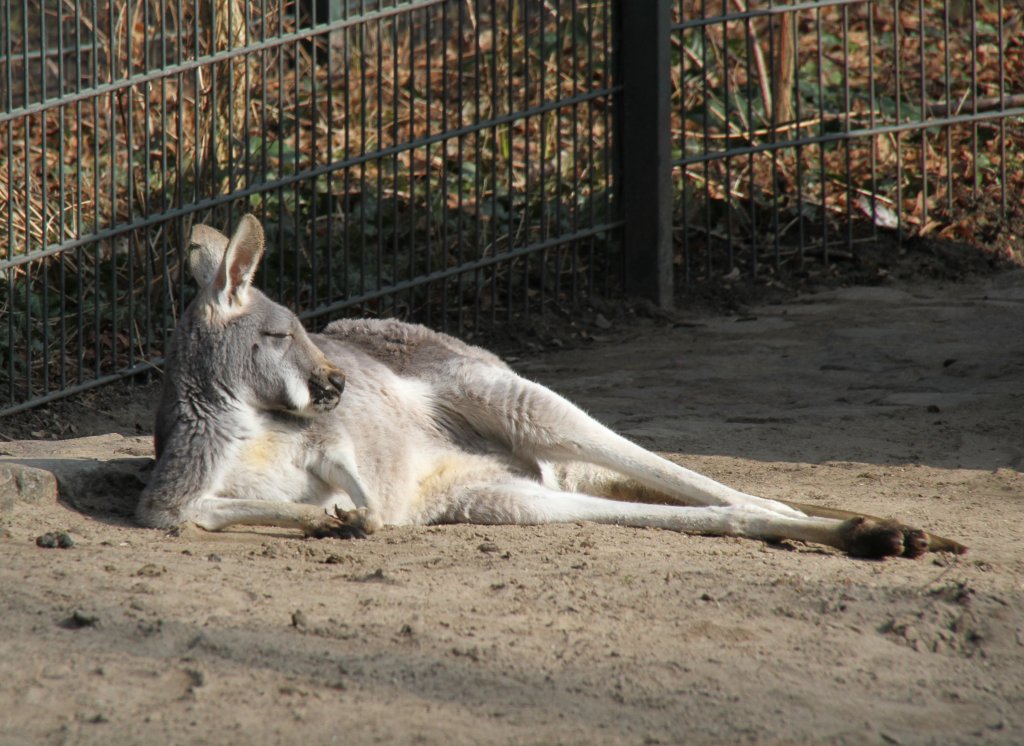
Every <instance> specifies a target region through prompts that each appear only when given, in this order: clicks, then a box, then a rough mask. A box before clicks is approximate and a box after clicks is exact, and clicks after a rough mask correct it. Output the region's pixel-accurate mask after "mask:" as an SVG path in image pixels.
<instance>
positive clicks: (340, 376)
mask: <svg viewBox="0 0 1024 746" xmlns="http://www.w3.org/2000/svg"><path fill="white" fill-rule="evenodd" d="M327 380H328V381H330V382H331V385H332V386H334V388H336V389H338V393H339V394H340V393H341V392H342V391H344V390H345V374H344V373H341V372H338V373H328V374H327Z"/></svg>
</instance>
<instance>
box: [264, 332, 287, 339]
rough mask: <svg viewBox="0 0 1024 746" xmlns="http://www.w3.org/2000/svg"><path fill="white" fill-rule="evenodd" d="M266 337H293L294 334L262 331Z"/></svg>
mask: <svg viewBox="0 0 1024 746" xmlns="http://www.w3.org/2000/svg"><path fill="white" fill-rule="evenodd" d="M261 334H263V336H264V337H273V338H274V339H291V337H292V336H293V335H292V333H291V332H261Z"/></svg>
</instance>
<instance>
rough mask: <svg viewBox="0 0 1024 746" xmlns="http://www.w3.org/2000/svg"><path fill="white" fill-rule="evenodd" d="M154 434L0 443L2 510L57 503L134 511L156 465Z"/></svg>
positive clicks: (104, 510) (108, 511)
mask: <svg viewBox="0 0 1024 746" xmlns="http://www.w3.org/2000/svg"><path fill="white" fill-rule="evenodd" d="M151 453H152V439H151V438H149V437H137V438H126V437H124V436H123V435H118V434H110V435H97V436H92V437H88V438H77V439H74V440H60V441H52V440H50V441H46V440H22V441H11V442H7V443H3V444H0V510H10V509H11V508H13V506H14V504H15V503H16V502H18V501H24V502H55V501H57V500H60V501H61V502H63V503H64V504H66V505H68V506H69V507H72V508H75V509H76V510H79V511H81V512H83V513H87V514H90V515H96V514H102V515H116V516H130V515H132V514H133V513H134V511H135V504H136V503H137V502H138V499H139V494H140V493H141V492H142V489H143V487H145V485H146V480H147V479H148V477H149V471H150V470H151V469H152V466H153V459H152V458H151V456H150V454H151Z"/></svg>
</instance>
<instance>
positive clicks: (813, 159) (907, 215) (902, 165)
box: [662, 0, 1024, 283]
mask: <svg viewBox="0 0 1024 746" xmlns="http://www.w3.org/2000/svg"><path fill="white" fill-rule="evenodd" d="M673 10H674V12H673V16H672V19H671V21H668V22H667V26H668V28H667V33H666V34H663V35H662V38H664V37H666V36H667V38H668V42H666V43H667V44H670V45H671V56H672V72H671V75H672V94H671V105H672V109H671V112H670V114H669V116H668V117H667V118H666V119H668V120H669V121H670V122H671V124H670V125H669V124H666V125H665V126H666V128H669V127H670V133H666V134H664V135H663V138H664V140H665V141H666V142H670V145H666V147H667V148H670V149H671V156H670V158H671V160H672V166H673V181H674V194H675V202H674V212H673V216H672V218H670V220H671V221H672V229H673V230H674V231H675V243H676V253H675V260H676V264H677V267H678V269H679V271H678V273H677V274H678V279H679V281H680V282H682V283H686V282H692V281H695V280H698V279H702V278H710V277H714V276H718V275H721V274H727V275H731V276H732V277H747V278H751V279H759V280H763V281H766V282H771V281H772V278H773V277H776V276H778V275H779V273H781V272H784V271H786V270H787V269H788V270H792V269H797V268H804V269H806V267H807V265H808V264H809V263H814V264H816V265H817V266H818V267H824V266H827V265H828V264H829V263H830V262H832V261H834V260H838V259H843V258H848V257H850V256H851V255H852V253H853V251H854V247H855V245H856V244H857V243H858V242H865V241H867V242H875V241H877V240H878V238H879V234H880V232H881V231H886V232H889V233H891V234H894V236H895V237H896V238H897V239H899V238H903V237H907V236H928V235H931V236H935V237H938V238H941V239H949V240H955V241H961V242H966V243H972V244H977V243H985V242H986V241H987V239H988V236H986V235H985V234H986V233H992V232H993V231H996V232H998V231H1000V230H1003V231H1005V230H1008V226H1007V225H1006V222H1007V219H1008V218H1009V217H1010V216H1013V217H1014V218H1015V219H1016V220H1017V221H1018V223H1020V224H1024V223H1022V222H1021V221H1024V202H1022V200H1024V29H1022V25H1024V13H1022V12H1021V6H1020V4H1019V3H1017V2H1009V0H966V1H965V2H959V1H958V2H949V0H811V1H806V2H801V1H799V0H796V1H794V2H782V1H776V2H771V1H769V2H762V3H754V2H747V0H716V1H715V2H710V1H709V0H678V2H677V4H676V5H674V8H673ZM666 15H667V14H666ZM1016 230H1017V231H1018V233H1019V231H1020V228H1019V227H1018V228H1017V229H1016ZM1016 238H1017V239H1018V240H1024V235H1017V236H1016ZM1010 240H1011V242H1012V236H1011V237H1010ZM1018 258H1019V256H1018Z"/></svg>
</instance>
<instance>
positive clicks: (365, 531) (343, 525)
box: [305, 507, 377, 539]
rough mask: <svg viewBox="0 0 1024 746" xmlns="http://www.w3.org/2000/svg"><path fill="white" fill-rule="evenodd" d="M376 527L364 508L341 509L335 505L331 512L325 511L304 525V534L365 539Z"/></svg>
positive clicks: (319, 537) (318, 537) (316, 537)
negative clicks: (312, 521)
mask: <svg viewBox="0 0 1024 746" xmlns="http://www.w3.org/2000/svg"><path fill="white" fill-rule="evenodd" d="M376 529H377V526H376V525H375V522H374V521H372V520H370V518H369V517H368V516H367V513H366V510H365V509H357V510H342V509H341V508H337V507H335V509H334V513H333V514H332V513H328V512H326V511H325V512H324V513H323V514H322V515H321V516H320V517H319V518H318V520H316V521H315V522H314V523H312V524H311V525H309V526H306V528H305V534H306V536H307V537H310V538H313V539H326V538H333V539H365V538H366V537H367V536H369V535H370V534H372V533H373V532H374V531H375V530H376Z"/></svg>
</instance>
